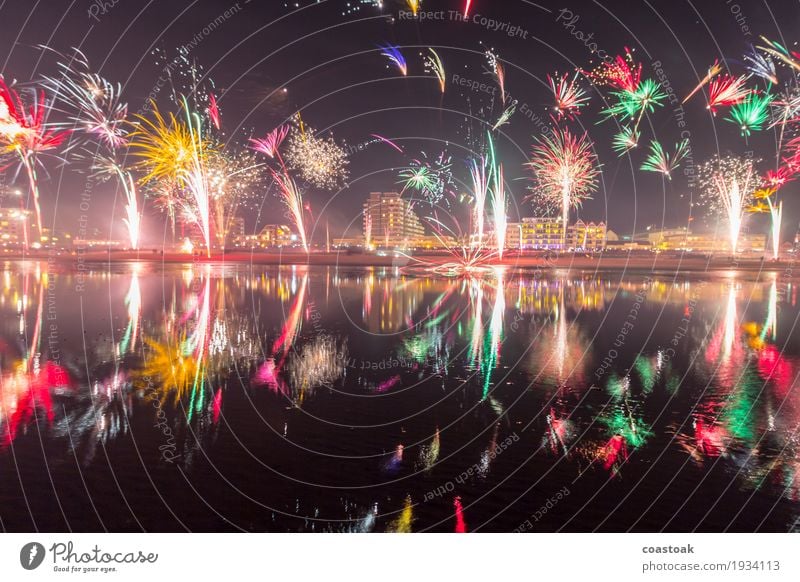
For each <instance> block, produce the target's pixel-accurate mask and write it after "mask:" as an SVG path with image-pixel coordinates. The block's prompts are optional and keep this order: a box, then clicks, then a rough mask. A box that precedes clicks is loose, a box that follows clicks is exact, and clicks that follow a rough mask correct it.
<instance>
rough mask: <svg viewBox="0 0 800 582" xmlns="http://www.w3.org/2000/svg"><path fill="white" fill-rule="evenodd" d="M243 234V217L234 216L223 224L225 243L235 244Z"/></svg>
mask: <svg viewBox="0 0 800 582" xmlns="http://www.w3.org/2000/svg"><path fill="white" fill-rule="evenodd" d="M243 236H244V218H242V217H241V216H234V217H232V218H230V219H229V220H228V222H227V224H226V225H225V237H224V240H225V244H226V245H228V244H236V241H239V240H242V237H243Z"/></svg>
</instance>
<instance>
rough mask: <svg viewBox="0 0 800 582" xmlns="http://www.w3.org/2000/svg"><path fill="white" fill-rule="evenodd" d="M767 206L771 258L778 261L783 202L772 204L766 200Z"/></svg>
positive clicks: (769, 199) (769, 200) (770, 200)
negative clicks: (770, 237) (770, 225)
mask: <svg viewBox="0 0 800 582" xmlns="http://www.w3.org/2000/svg"><path fill="white" fill-rule="evenodd" d="M767 204H769V214H770V218H772V228H771V231H772V258H773V259H774V260H776V261H777V260H778V257H779V256H780V252H781V223H782V222H783V201H782V200H781V201H780V202H778V203H777V204H774V203H773V202H772V199H771V198H767Z"/></svg>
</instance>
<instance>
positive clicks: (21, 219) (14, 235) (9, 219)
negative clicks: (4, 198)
mask: <svg viewBox="0 0 800 582" xmlns="http://www.w3.org/2000/svg"><path fill="white" fill-rule="evenodd" d="M31 215H32V212H31V211H30V210H25V209H22V208H0V245H2V246H5V247H14V246H23V245H24V244H25V233H26V230H27V234H28V237H29V238H28V242H29V243H33V242H35V241H34V239H33V238H32V233H31V226H30V223H31ZM34 230H35V229H34Z"/></svg>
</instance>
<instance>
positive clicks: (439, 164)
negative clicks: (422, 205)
mask: <svg viewBox="0 0 800 582" xmlns="http://www.w3.org/2000/svg"><path fill="white" fill-rule="evenodd" d="M399 177H400V179H401V180H402V182H401V183H402V184H403V190H407V189H410V190H414V191H417V192H419V193H420V195H421V196H422V197H423V198H424V199H425V200H427V201H428V202H429V203H430V204H431V205H435V204H439V203H440V202H441V201H442V199H443V198H444V197H445V196H448V195H452V193H453V192H452V188H453V185H454V183H453V162H452V158H451V157H450V156H448V155H447V153H446V152H441V153H440V154H439V155H438V156H436V157H434V158H431V159H429V158H428V155H427V154H426V153H425V152H422V157H421V159H416V160H411V163H410V165H409V167H408V168H406V169H404V170H402V171H401V172H400V173H399Z"/></svg>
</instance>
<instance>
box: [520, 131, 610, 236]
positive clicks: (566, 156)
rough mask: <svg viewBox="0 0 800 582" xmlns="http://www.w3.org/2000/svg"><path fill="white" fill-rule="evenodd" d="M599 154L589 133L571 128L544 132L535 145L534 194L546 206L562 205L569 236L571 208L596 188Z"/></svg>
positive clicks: (563, 222) (562, 213) (533, 156)
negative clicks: (551, 132) (579, 132)
mask: <svg viewBox="0 0 800 582" xmlns="http://www.w3.org/2000/svg"><path fill="white" fill-rule="evenodd" d="M596 164H597V157H596V156H595V154H594V152H593V151H592V142H591V140H590V139H589V137H588V135H587V134H585V133H584V134H583V135H582V136H575V135H573V134H572V133H570V131H569V129H564V130H560V129H556V130H555V131H554V132H553V134H552V136H551V135H544V136H543V137H541V138H539V139H538V141H537V143H536V144H535V145H534V147H533V154H532V156H531V161H530V162H529V164H528V165H529V166H530V167H531V169H532V170H533V173H534V177H535V184H534V187H533V190H534V195H535V196H536V197H538V198H539V199H540V200H541V201H542V202H543V203H544V205H545V206H550V207H557V206H560V208H561V222H562V226H563V230H564V233H563V236H566V232H567V223H568V221H569V211H570V208H575V207H578V206H580V204H581V202H582V201H583V200H585V199H587V198H589V197H590V195H591V193H592V192H594V190H595V189H596V188H597V175H598V170H597V167H596Z"/></svg>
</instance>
